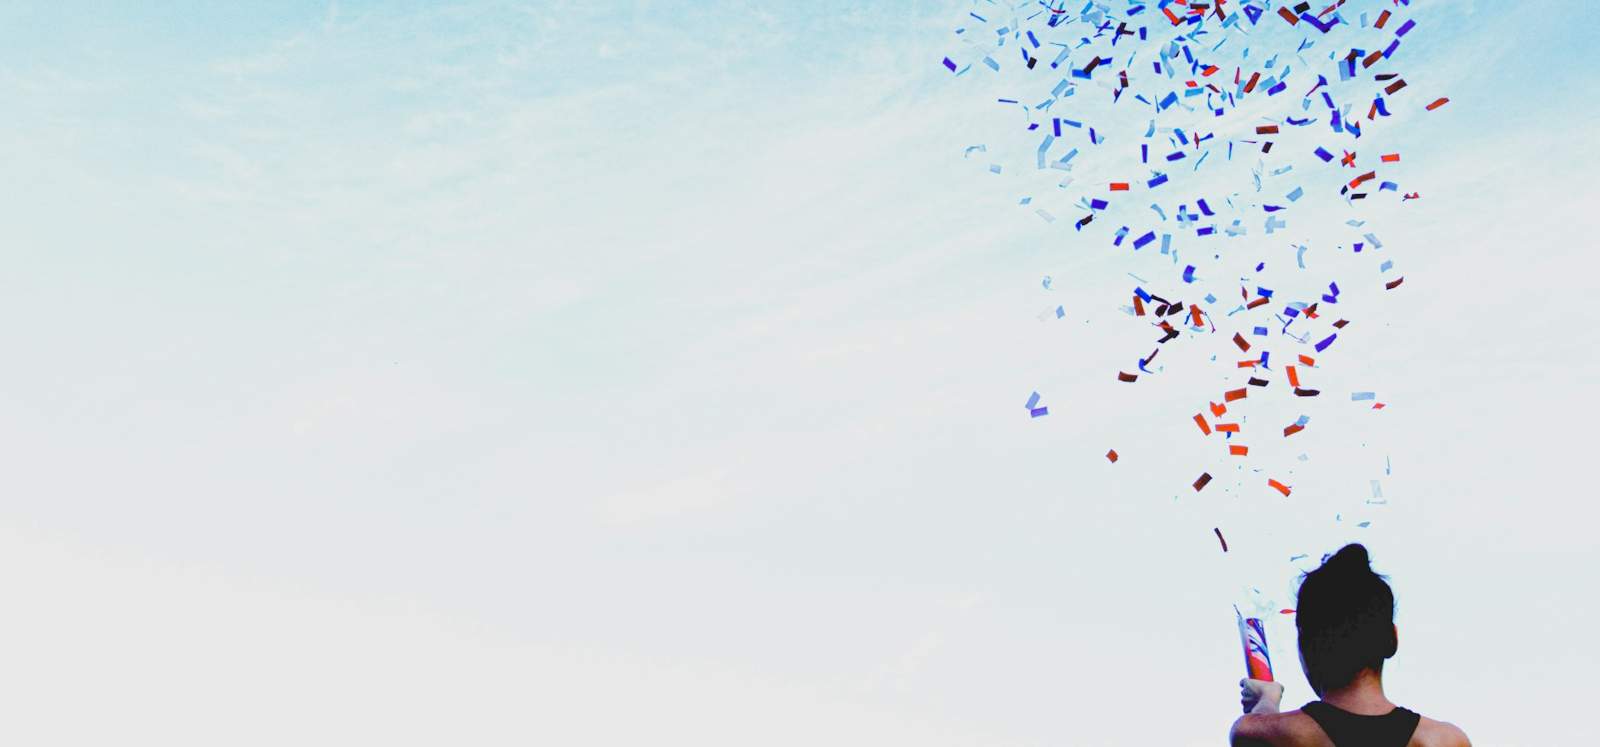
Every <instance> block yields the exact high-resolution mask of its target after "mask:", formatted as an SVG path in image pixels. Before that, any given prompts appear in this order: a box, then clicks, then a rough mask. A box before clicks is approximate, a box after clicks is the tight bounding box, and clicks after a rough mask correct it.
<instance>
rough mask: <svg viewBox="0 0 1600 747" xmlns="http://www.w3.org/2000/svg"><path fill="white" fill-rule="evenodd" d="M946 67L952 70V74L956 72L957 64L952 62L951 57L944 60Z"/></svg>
mask: <svg viewBox="0 0 1600 747" xmlns="http://www.w3.org/2000/svg"><path fill="white" fill-rule="evenodd" d="M944 66H945V67H947V68H950V72H952V73H953V72H955V71H956V63H954V62H951V61H950V58H949V57H946V58H944Z"/></svg>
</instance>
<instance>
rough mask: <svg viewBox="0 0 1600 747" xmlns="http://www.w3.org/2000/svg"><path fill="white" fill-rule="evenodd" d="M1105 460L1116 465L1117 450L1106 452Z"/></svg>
mask: <svg viewBox="0 0 1600 747" xmlns="http://www.w3.org/2000/svg"><path fill="white" fill-rule="evenodd" d="M1106 458H1107V459H1110V460H1111V463H1112V464H1116V463H1117V450H1116V449H1112V450H1110V451H1108V452H1106Z"/></svg>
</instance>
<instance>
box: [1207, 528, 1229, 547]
mask: <svg viewBox="0 0 1600 747" xmlns="http://www.w3.org/2000/svg"><path fill="white" fill-rule="evenodd" d="M1211 531H1213V532H1216V533H1217V541H1218V542H1221V543H1222V551H1223V552H1227V551H1228V541H1227V540H1225V539H1223V538H1222V530H1221V529H1218V528H1216V527H1212V528H1211Z"/></svg>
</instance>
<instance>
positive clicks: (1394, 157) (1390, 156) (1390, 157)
mask: <svg viewBox="0 0 1600 747" xmlns="http://www.w3.org/2000/svg"><path fill="white" fill-rule="evenodd" d="M1378 158H1379V159H1380V160H1382V161H1383V162H1384V163H1399V162H1400V154H1399V153H1385V154H1383V155H1381V156H1378Z"/></svg>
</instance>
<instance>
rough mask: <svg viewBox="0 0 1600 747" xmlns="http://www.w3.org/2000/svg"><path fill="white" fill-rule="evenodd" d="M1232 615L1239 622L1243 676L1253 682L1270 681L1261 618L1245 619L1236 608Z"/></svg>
mask: <svg viewBox="0 0 1600 747" xmlns="http://www.w3.org/2000/svg"><path fill="white" fill-rule="evenodd" d="M1233 615H1234V617H1235V618H1237V619H1238V621H1239V645H1240V646H1241V647H1242V648H1243V649H1244V671H1245V676H1246V677H1249V678H1250V679H1253V680H1265V681H1267V682H1271V681H1272V657H1271V656H1270V655H1269V654H1268V653H1267V629H1266V627H1265V626H1263V625H1262V624H1261V618H1258V617H1245V616H1244V615H1243V614H1241V613H1240V612H1239V608H1238V607H1234V608H1233Z"/></svg>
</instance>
